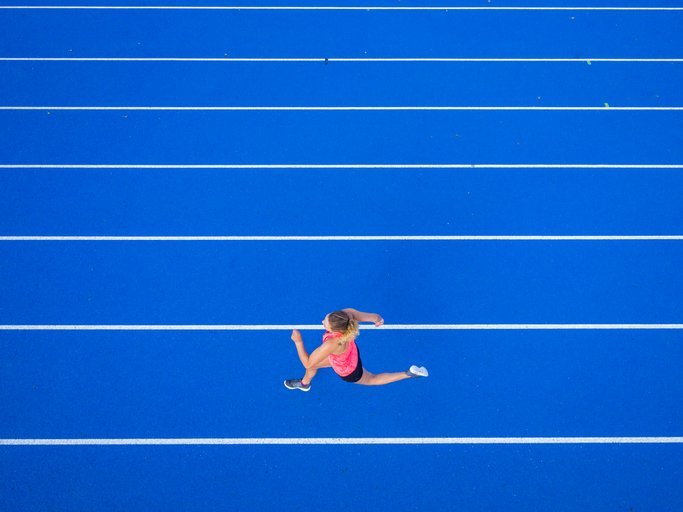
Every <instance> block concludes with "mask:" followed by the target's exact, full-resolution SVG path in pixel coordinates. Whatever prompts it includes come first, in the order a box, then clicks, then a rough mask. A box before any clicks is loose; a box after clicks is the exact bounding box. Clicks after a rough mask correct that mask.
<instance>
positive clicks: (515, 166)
mask: <svg viewBox="0 0 683 512" xmlns="http://www.w3.org/2000/svg"><path fill="white" fill-rule="evenodd" d="M0 169H683V164H0Z"/></svg>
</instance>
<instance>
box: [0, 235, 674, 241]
mask: <svg viewBox="0 0 683 512" xmlns="http://www.w3.org/2000/svg"><path fill="white" fill-rule="evenodd" d="M664 240H683V235H293V236H282V235H257V236H240V235H236V236H213V235H206V236H130V235H125V236H98V235H93V236H87V235H85V236H84V235H76V236H47V235H45V236H43V235H14V236H11V235H9V236H8V235H3V236H0V242H30V241H34V242H391V241H401V242H417V241H437V242H467V241H471V242H476V241H482V242H485V241H507V242H525V241H527V242H528V241H570V242H572V241H573V242H576V241H664Z"/></svg>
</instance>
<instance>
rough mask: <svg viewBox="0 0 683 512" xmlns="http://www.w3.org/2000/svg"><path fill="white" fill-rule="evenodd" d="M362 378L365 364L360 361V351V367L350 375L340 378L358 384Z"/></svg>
mask: <svg viewBox="0 0 683 512" xmlns="http://www.w3.org/2000/svg"><path fill="white" fill-rule="evenodd" d="M356 348H357V347H356ZM362 376H363V362H362V361H361V360H360V350H359V351H358V365H357V366H356V369H355V370H353V371H352V372H351V373H349V374H348V375H344V376H343V377H342V376H341V375H340V377H341V378H342V380H345V381H346V382H358V381H359V380H360V378H361V377H362Z"/></svg>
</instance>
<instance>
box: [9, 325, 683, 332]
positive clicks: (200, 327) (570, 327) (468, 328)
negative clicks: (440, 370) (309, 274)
mask: <svg viewBox="0 0 683 512" xmlns="http://www.w3.org/2000/svg"><path fill="white" fill-rule="evenodd" d="M360 328H361V329H368V330H390V331H538V330H541V331H550V330H553V331H566V330H616V331H622V330H681V329H683V324H385V325H382V326H381V327H375V326H374V325H361V326H360ZM292 329H299V330H301V331H322V327H321V326H320V324H289V325H286V324H285V325H283V324H277V325H254V324H247V325H207V324H204V325H0V331H290V330H292Z"/></svg>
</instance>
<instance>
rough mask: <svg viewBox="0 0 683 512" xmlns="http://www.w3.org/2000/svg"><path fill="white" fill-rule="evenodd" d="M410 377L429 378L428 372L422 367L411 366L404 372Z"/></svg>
mask: <svg viewBox="0 0 683 512" xmlns="http://www.w3.org/2000/svg"><path fill="white" fill-rule="evenodd" d="M406 373H407V374H408V375H410V376H411V377H429V372H428V371H427V368H425V367H424V366H415V365H413V366H411V367H410V368H409V369H408V371H407V372H406Z"/></svg>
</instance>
